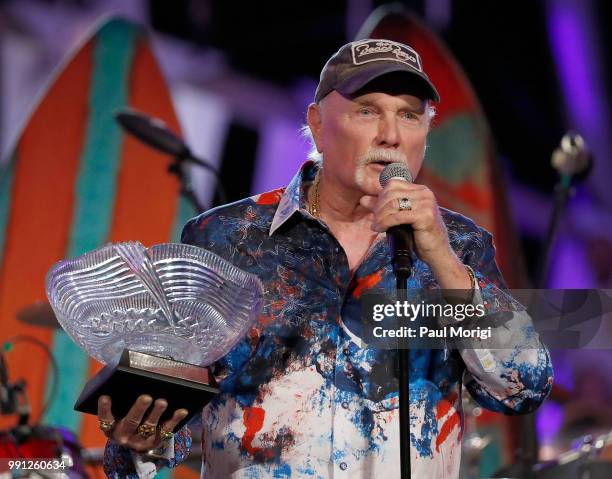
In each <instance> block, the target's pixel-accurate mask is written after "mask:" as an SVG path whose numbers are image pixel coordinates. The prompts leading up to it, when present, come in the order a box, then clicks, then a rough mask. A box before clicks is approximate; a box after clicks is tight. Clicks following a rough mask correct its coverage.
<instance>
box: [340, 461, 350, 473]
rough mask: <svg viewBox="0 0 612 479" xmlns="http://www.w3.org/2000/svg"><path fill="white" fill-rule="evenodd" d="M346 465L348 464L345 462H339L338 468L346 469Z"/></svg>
mask: <svg viewBox="0 0 612 479" xmlns="http://www.w3.org/2000/svg"><path fill="white" fill-rule="evenodd" d="M347 467H348V464H347V463H346V462H341V463H340V469H342V470H343V471H346V468H347Z"/></svg>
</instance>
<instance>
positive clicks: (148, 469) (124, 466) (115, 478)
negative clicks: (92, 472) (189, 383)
mask: <svg viewBox="0 0 612 479" xmlns="http://www.w3.org/2000/svg"><path fill="white" fill-rule="evenodd" d="M191 442H192V439H191V432H190V431H189V429H188V428H187V427H184V428H182V429H181V430H180V431H178V432H176V433H175V434H174V438H173V439H172V441H171V443H170V444H168V448H169V451H167V453H166V454H165V456H166V457H167V458H168V459H155V460H153V459H148V458H147V457H146V455H144V454H137V453H135V452H133V451H132V450H131V449H129V448H127V447H125V446H122V445H120V444H118V443H116V442H115V441H112V440H109V441H108V442H107V443H106V447H105V449H104V462H103V466H104V472H105V473H106V476H107V477H109V478H110V479H120V478H123V479H145V478H149V477H154V476H155V474H156V473H157V472H158V471H159V470H160V469H161V468H163V467H170V468H173V467H176V466H178V465H179V464H180V463H181V462H183V461H184V460H185V459H186V458H187V456H188V455H189V453H190V452H191Z"/></svg>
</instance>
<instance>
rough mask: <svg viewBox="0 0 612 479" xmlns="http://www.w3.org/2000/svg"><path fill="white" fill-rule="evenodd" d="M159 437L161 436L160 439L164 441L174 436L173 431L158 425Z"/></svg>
mask: <svg viewBox="0 0 612 479" xmlns="http://www.w3.org/2000/svg"><path fill="white" fill-rule="evenodd" d="M159 437H160V438H161V440H162V441H164V442H166V441H169V440H170V439H172V438H173V437H174V433H173V432H172V431H167V430H166V429H164V428H162V427H160V428H159Z"/></svg>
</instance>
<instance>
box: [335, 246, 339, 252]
mask: <svg viewBox="0 0 612 479" xmlns="http://www.w3.org/2000/svg"><path fill="white" fill-rule="evenodd" d="M334 252H335V253H336V254H338V253H340V248H338V247H337V246H336V247H335V248H334Z"/></svg>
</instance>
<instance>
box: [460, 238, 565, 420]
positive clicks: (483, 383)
mask: <svg viewBox="0 0 612 479" xmlns="http://www.w3.org/2000/svg"><path fill="white" fill-rule="evenodd" d="M464 251H465V252H466V253H465V255H464V257H463V261H464V263H465V264H467V265H468V266H470V267H471V268H472V270H473V271H474V274H475V276H476V281H477V286H478V291H477V294H476V295H475V300H476V301H479V302H482V303H483V304H484V305H485V309H486V311H487V313H503V315H504V321H503V324H500V325H498V326H494V327H493V329H492V337H493V338H495V343H496V346H498V345H499V348H500V349H475V348H471V349H462V350H460V354H461V357H462V359H463V361H464V363H465V366H466V371H465V373H464V378H463V381H464V384H465V386H466V387H467V389H468V391H469V392H470V394H471V395H472V397H473V398H474V399H475V400H476V402H477V403H478V404H480V405H481V406H483V407H486V408H487V409H490V410H493V411H496V412H500V413H503V414H525V413H529V412H532V411H534V410H535V409H537V407H538V406H539V405H540V404H541V403H542V402H543V401H544V399H545V398H546V397H547V396H548V394H549V392H550V389H551V387H552V382H553V370H552V363H551V360H550V354H549V352H548V349H547V348H546V347H545V346H544V345H543V344H542V342H541V341H540V338H539V336H538V334H537V332H536V331H535V329H534V327H533V322H532V319H531V317H530V316H529V314H528V313H527V311H526V310H525V308H524V307H523V306H522V305H521V304H520V303H518V302H517V301H516V300H514V298H512V297H511V296H510V295H509V294H508V292H507V291H506V285H505V282H504V280H503V278H502V276H501V273H500V272H499V269H498V267H497V264H496V262H495V248H494V246H493V242H492V237H491V235H490V234H489V233H488V232H487V231H485V230H482V229H479V231H478V233H477V234H474V235H472V236H471V239H470V244H469V246H468V247H467V248H466V249H465V250H464Z"/></svg>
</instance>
